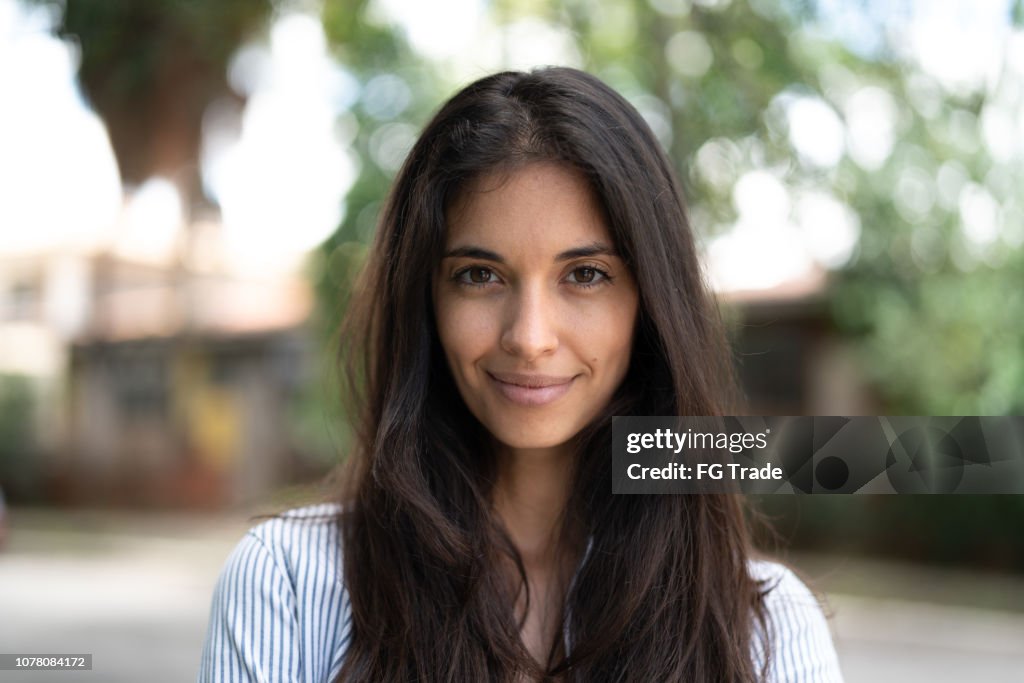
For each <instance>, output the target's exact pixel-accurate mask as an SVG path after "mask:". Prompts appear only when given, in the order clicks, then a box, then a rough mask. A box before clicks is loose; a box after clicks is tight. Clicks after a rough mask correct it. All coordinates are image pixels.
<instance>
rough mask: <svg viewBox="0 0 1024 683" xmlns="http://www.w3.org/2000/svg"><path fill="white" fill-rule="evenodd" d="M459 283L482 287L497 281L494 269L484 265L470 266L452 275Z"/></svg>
mask: <svg viewBox="0 0 1024 683" xmlns="http://www.w3.org/2000/svg"><path fill="white" fill-rule="evenodd" d="M452 279H453V280H455V282H456V283H457V284H460V285H465V286H467V287H482V286H485V285H490V284H494V283H495V282H497V277H496V276H495V274H494V271H493V270H491V269H490V268H485V267H484V266H469V267H468V268H463V269H462V270H460V271H459V272H457V273H455V275H454V276H453V277H452Z"/></svg>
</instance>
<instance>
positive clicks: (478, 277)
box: [469, 268, 491, 285]
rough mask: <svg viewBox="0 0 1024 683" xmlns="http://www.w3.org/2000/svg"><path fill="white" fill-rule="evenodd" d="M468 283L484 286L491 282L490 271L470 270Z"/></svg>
mask: <svg viewBox="0 0 1024 683" xmlns="http://www.w3.org/2000/svg"><path fill="white" fill-rule="evenodd" d="M469 281H470V282H472V283H473V284H476V285H485V284H487V283H488V282H490V281H491V271H489V270H487V269H486V268H470V269H469Z"/></svg>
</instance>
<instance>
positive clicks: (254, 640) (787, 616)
mask: <svg viewBox="0 0 1024 683" xmlns="http://www.w3.org/2000/svg"><path fill="white" fill-rule="evenodd" d="M338 511H339V508H338V506H336V505H330V504H325V505H316V506H311V507H306V508H301V509H298V510H292V511H290V512H287V513H284V515H282V516H281V517H278V518H275V519H271V520H268V521H266V522H263V523H262V524H260V525H258V526H256V527H255V528H253V529H252V530H251V531H249V533H248V534H246V536H245V537H244V538H243V539H242V541H241V542H240V543H239V544H238V546H237V547H236V548H235V550H234V552H233V553H232V554H231V556H230V557H229V558H228V560H227V562H226V564H225V566H224V569H223V571H222V572H221V575H220V578H219V579H218V581H217V586H216V588H215V590H214V594H213V604H212V608H211V611H210V624H209V629H208V631H207V635H206V643H205V646H204V648H203V655H202V661H201V663H200V667H199V676H198V678H197V680H198V682H199V683H222V682H226V681H231V682H238V681H266V682H268V683H292V682H295V683H298V682H300V681H301V682H303V683H313V682H317V683H321V682H329V681H333V680H334V678H335V677H337V675H338V672H339V671H340V669H341V665H342V661H343V658H344V656H345V650H346V649H347V647H348V643H349V638H350V633H351V609H350V604H349V599H348V593H347V592H346V590H345V588H344V585H343V583H342V578H341V577H342V573H341V567H342V563H341V539H340V534H339V530H338V526H337V523H336V522H335V521H333V520H332V519H329V518H328V516H330V515H334V514H336V513H337V512H338ZM750 569H751V573H752V574H753V576H754V577H755V578H758V579H766V580H768V581H769V585H774V588H773V589H772V591H771V592H770V593H769V594H768V596H767V598H766V601H767V607H768V613H769V620H770V627H771V629H772V631H773V632H774V640H773V650H772V667H771V670H770V676H769V679H768V680H769V683H784V682H785V683H842V676H841V674H840V672H839V663H838V660H837V658H836V653H835V648H834V647H833V645H832V637H831V635H830V633H829V628H828V623H827V622H826V620H825V616H824V615H823V614H822V611H821V608H820V606H819V605H818V602H817V600H816V599H815V598H814V596H813V595H812V594H811V592H810V591H809V590H808V589H807V587H806V586H805V585H804V584H803V583H802V582H801V581H800V579H798V578H797V577H796V575H794V574H793V572H792V571H790V570H789V569H787V568H785V567H783V566H782V565H780V564H776V563H774V562H766V561H751V565H750ZM755 640H757V639H755ZM752 656H753V659H754V662H755V663H760V662H761V661H762V658H763V657H764V653H763V651H762V648H761V647H760V644H759V643H757V642H755V646H754V651H753V653H752Z"/></svg>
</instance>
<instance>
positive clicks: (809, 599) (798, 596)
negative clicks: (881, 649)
mask: <svg viewBox="0 0 1024 683" xmlns="http://www.w3.org/2000/svg"><path fill="white" fill-rule="evenodd" d="M748 569H749V571H750V575H751V577H753V578H754V579H755V580H757V581H759V582H761V584H762V591H763V593H764V606H765V612H766V621H767V623H766V624H765V626H767V632H765V630H764V629H763V628H762V627H761V625H760V624H758V625H757V628H756V629H755V631H756V637H755V642H754V650H755V652H754V655H755V661H756V662H757V663H758V665H760V663H761V662H762V661H763V658H764V649H765V648H764V642H765V641H767V643H768V646H769V649H770V651H771V658H770V665H769V676H768V680H769V681H770V682H771V683H782V682H787V683H790V682H791V683H797V682H803V681H815V682H819V681H820V682H823V683H839V682H841V681H842V680H843V679H842V674H841V673H840V671H839V661H838V657H837V656H836V650H835V646H834V645H833V643H832V634H831V632H830V630H829V626H828V621H827V620H826V618H825V614H824V612H823V611H822V608H821V603H820V602H819V601H818V598H817V597H815V595H814V593H812V592H811V590H810V589H809V588H808V587H807V585H806V584H804V582H803V581H801V580H800V578H799V577H797V575H796V574H795V573H794V572H793V571H792V570H791V569H789V568H788V567H786V566H784V565H782V564H779V563H777V562H771V561H767V560H751V561H750V562H749V563H748Z"/></svg>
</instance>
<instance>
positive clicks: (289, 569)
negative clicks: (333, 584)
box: [239, 503, 342, 583]
mask: <svg viewBox="0 0 1024 683" xmlns="http://www.w3.org/2000/svg"><path fill="white" fill-rule="evenodd" d="M340 514H341V507H340V506H339V505H336V504H331V503H324V504H321V505H310V506H307V507H302V508H296V509H294V510H288V511H286V512H282V513H281V514H279V515H277V516H276V517H273V518H270V519H267V520H265V521H263V522H261V523H260V524H258V525H256V526H255V527H253V528H252V529H250V530H249V533H248V534H246V537H245V538H243V539H242V542H241V543H240V544H239V545H240V546H248V545H253V544H256V543H258V544H259V545H261V546H263V548H264V549H265V550H266V552H267V553H269V554H270V555H271V556H272V557H273V559H274V560H275V562H276V563H277V564H278V565H279V566H280V567H281V568H282V569H283V570H284V571H285V572H286V573H287V574H288V575H289V576H291V577H292V578H294V579H295V580H296V583H298V582H299V581H300V580H301V579H302V578H303V577H304V576H305V574H306V572H307V570H309V569H310V568H311V567H312V566H316V567H317V568H319V569H320V570H321V571H320V572H319V574H320V576H321V577H322V578H325V579H326V578H330V576H329V574H330V573H335V574H337V576H336V578H339V579H340V574H338V573H337V572H338V571H340V567H341V552H342V550H341V532H340V529H339V527H338V520H339V516H340ZM327 568H330V569H331V570H333V571H332V572H327V571H323V570H324V569H327Z"/></svg>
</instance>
